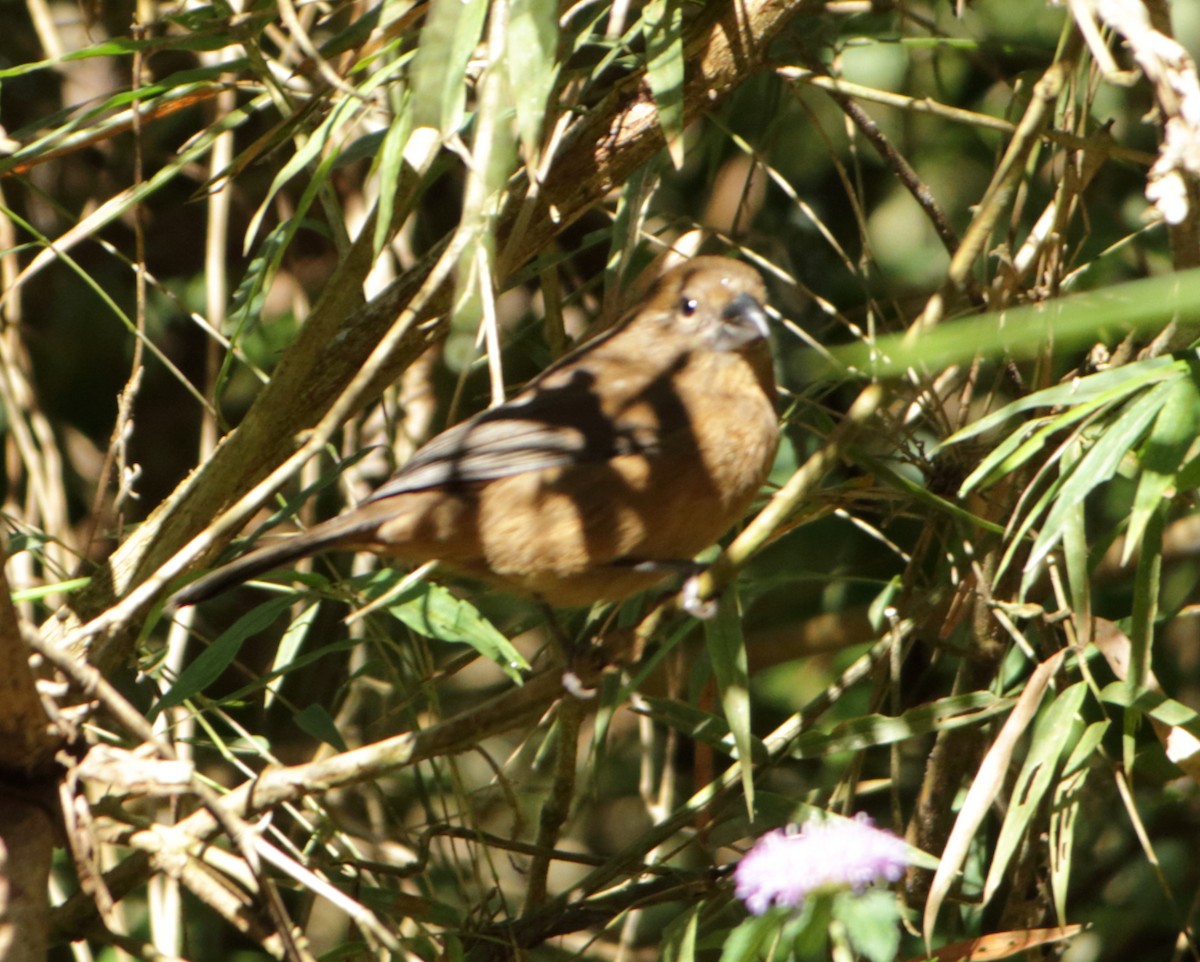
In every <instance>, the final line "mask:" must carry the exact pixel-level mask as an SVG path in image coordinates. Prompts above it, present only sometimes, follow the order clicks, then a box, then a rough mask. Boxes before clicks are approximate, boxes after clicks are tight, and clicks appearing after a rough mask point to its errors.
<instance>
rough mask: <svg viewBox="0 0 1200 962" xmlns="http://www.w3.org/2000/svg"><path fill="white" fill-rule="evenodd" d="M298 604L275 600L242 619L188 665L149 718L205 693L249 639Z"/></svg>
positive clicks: (152, 710)
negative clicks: (293, 604) (292, 605)
mask: <svg viewBox="0 0 1200 962" xmlns="http://www.w3.org/2000/svg"><path fill="white" fill-rule="evenodd" d="M294 601H295V598H293V597H292V596H291V595H284V596H282V597H279V598H272V599H271V600H269V601H266V602H263V604H261V605H259V606H258V607H257V608H255V609H253V610H252V611H248V612H246V614H244V615H242V617H240V618H239V619H238V620H237V621H235V622H234V623H233V624H232V625H231V626H230V627H229V628H228V629H226V630H225V631H224V632H222V633H221V634H220V636H218V638H217V639H216V641H214V642H213V643H212V644H211V645H209V646H208V647H207V648H206V649H204V651H202V652H200V654H199V655H198V656H197V657H196V659H195V660H194V661H191V662H189V663H188V665H187V667H186V668H184V669H183V671H181V672H180V673H179V677H178V678H176V679H175V684H173V685H172V686H171V687H170V688H169V689H168V690H167V691H166V693H165V694H164V695H163V696H162V698H160V699H159V700H158V703H157V704H155V705H154V706H153V707H151V709H150V713H149V717H150V718H154V716H155V715H157V714H158V713H159V712H162V711H165V710H166V709H168V708H174V707H175V706H176V705H181V704H183V703H184V702H185V701H187V700H188V699H190V698H194V697H195V696H196V695H198V694H200V692H202V691H204V689H205V688H207V687H208V686H209V685H211V684H212V683H213V682H214V681H216V680H217V679H218V678H220V677H221V673H222V672H224V671H225V669H226V668H228V667H229V666H230V665H231V664H232V663H233V660H234V659H235V658H236V657H237V656H238V652H240V651H241V650H242V645H243V644H244V643H245V641H246V639H247V638H249V637H250V636H251V635H256V634H258V633H259V632H260V631H262V630H264V629H265V628H267V627H268V626H269V625H270V624H271V623H272V622H274V621H275V619H276V618H278V617H279V616H280V615H281V614H283V612H284V611H286V610H287V608H288V607H289V606H290V605H291V604H292V603H293V602H294Z"/></svg>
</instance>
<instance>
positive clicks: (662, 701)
mask: <svg viewBox="0 0 1200 962" xmlns="http://www.w3.org/2000/svg"><path fill="white" fill-rule="evenodd" d="M642 698H643V700H644V701H645V703H646V704H647V705H648V706H649V709H650V710H649V711H648V712H645V714H647V715H649V717H651V718H653V719H654V720H655V721H657V722H659V723H661V724H663V725H667V726H669V727H671V728H674V729H675V730H676V731H678V732H681V733H683V734H684V735H687V736H688V738H693V739H695V740H696V741H698V742H702V743H703V744H705V745H708V746H709V747H710V748H712V749H714V750H716V751H719V752H720V753H721V754H723V755H728V756H729V757H730V758H735V757H737V758H745V757H749V758H751V759H752V760H754V761H756V762H758V761H765V760H766V758H767V754H766V749H765V747H764V746H763V744H762V741H761V740H760V739H757V738H754V737H753V736H752V737H751V740H750V754H749V755H748V756H745V755H742V754H741V751H740V749H739V748H738V747H737V745H736V744H735V743H734V740H733V734H732V732H731V731H730V728H729V724H728V722H726V721H725V719H724V718H721V717H720V716H718V715H714V714H712V713H711V712H706V711H704V710H703V709H700V708H697V707H695V706H694V705H689V704H687V703H685V702H682V701H679V700H678V699H675V698H655V697H654V696H652V695H643V696H642Z"/></svg>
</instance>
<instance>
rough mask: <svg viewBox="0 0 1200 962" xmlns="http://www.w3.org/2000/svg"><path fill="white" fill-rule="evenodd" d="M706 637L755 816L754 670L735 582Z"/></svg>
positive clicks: (744, 787) (748, 802)
mask: <svg viewBox="0 0 1200 962" xmlns="http://www.w3.org/2000/svg"><path fill="white" fill-rule="evenodd" d="M704 640H705V643H706V645H707V647H708V658H709V661H710V662H711V663H712V669H713V677H714V678H715V679H716V682H717V691H718V692H719V693H720V696H721V707H722V708H723V709H724V712H725V721H726V722H728V724H729V730H730V732H731V733H732V734H733V743H734V745H736V746H737V755H738V758H739V759H740V760H741V762H742V766H741V775H742V791H743V792H744V794H745V796H746V811H747V813H748V814H749V815H750V817H751V818H753V817H754V766H753V765H752V764H751V758H752V757H753V756H752V754H751V750H752V747H753V739H752V738H751V735H750V671H749V668H748V667H747V662H746V639H745V638H743V637H742V621H741V605H740V604H739V603H738V597H737V590H736V587H735V586H731V587H730V588H729V589H728V590H726V592H725V594H724V595H723V596H722V597H721V602H720V605H719V606H718V608H717V616H716V617H715V618H712V619H710V620H709V621H706V622H705V623H704Z"/></svg>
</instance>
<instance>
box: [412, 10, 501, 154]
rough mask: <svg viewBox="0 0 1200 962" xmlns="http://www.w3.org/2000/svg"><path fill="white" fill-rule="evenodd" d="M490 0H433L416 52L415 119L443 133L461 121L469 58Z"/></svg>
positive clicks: (476, 41)
mask: <svg viewBox="0 0 1200 962" xmlns="http://www.w3.org/2000/svg"><path fill="white" fill-rule="evenodd" d="M487 6H488V5H487V0H433V2H432V4H431V5H430V11H429V16H428V18H427V19H426V21H425V26H424V28H423V29H422V30H421V37H420V40H419V42H418V44H417V53H416V56H415V57H414V58H413V66H412V86H413V114H414V116H413V120H414V122H415V123H416V125H417V126H418V127H433V128H434V129H435V130H438V131H440V132H441V134H442V136H446V135H447V134H450V133H453V132H454V131H456V130H458V129H459V127H461V126H462V122H463V105H464V104H465V103H466V97H467V88H466V73H467V64H468V63H469V62H470V60H471V55H472V54H473V53H474V52H475V47H476V46H477V45H478V43H479V38H480V36H481V35H482V33H483V21H484V16H485V15H486V14H487Z"/></svg>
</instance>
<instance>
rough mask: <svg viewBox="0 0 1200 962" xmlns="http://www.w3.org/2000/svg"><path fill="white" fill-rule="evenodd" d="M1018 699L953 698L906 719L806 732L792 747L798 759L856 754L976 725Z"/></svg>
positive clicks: (982, 694) (984, 694)
mask: <svg viewBox="0 0 1200 962" xmlns="http://www.w3.org/2000/svg"><path fill="white" fill-rule="evenodd" d="M1015 701H1016V699H1014V698H1000V697H998V696H996V695H993V694H992V693H991V692H988V691H976V692H969V693H968V694H965V695H951V696H949V697H947V698H940V699H938V700H937V701H933V702H929V703H928V704H924V705H919V706H918V707H916V708H911V709H909V710H908V711H906V712H904V713H903V714H902V715H896V716H891V715H863V716H861V717H859V718H854V719H851V720H850V721H845V722H841V723H840V724H837V725H834V726H833V727H832V728H830V729H829V730H828V731H809V732H805V733H804V734H803V735H801V736H800V737H799V738H797V739H796V740H795V742H793V744H792V754H793V755H795V756H796V757H797V758H812V757H814V756H817V755H828V754H830V753H831V752H854V751H862V750H863V749H864V748H875V747H878V746H880V745H890V744H892V743H894V742H901V741H905V740H906V739H909V738H915V737H917V736H918V735H927V734H929V733H930V732H935V731H942V730H944V729H948V728H959V727H961V726H963V725H976V724H979V723H980V722H982V721H984V720H985V719H987V718H991V717H992V716H993V715H998V714H1000V713H1002V712H1006V711H1008V710H1009V709H1010V708H1012V706H1013V704H1014V702H1015Z"/></svg>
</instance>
